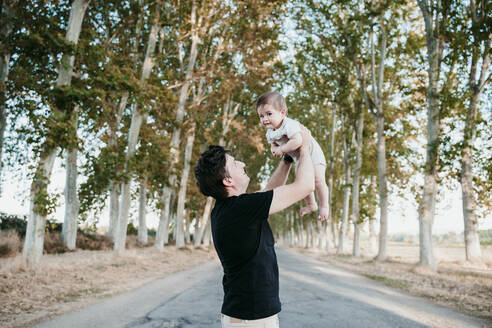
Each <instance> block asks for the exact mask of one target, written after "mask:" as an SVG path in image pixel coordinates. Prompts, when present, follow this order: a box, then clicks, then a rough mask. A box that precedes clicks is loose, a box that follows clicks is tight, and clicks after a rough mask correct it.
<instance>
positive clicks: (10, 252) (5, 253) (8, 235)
mask: <svg viewBox="0 0 492 328" xmlns="http://www.w3.org/2000/svg"><path fill="white" fill-rule="evenodd" d="M21 251H22V241H21V239H20V237H19V234H18V233H17V231H15V230H13V229H12V230H0V257H14V256H16V255H17V253H19V252H21Z"/></svg>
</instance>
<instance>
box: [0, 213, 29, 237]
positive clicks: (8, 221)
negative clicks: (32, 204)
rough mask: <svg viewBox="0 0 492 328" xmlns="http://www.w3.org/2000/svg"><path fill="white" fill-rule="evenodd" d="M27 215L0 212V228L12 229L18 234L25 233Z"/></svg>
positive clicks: (23, 234) (22, 234)
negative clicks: (20, 215)
mask: <svg viewBox="0 0 492 328" xmlns="http://www.w3.org/2000/svg"><path fill="white" fill-rule="evenodd" d="M26 228H27V217H26V216H23V217H19V216H16V215H8V214H6V213H2V212H0V230H14V231H16V232H17V233H18V234H19V236H25V235H26Z"/></svg>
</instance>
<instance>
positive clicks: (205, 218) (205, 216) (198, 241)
mask: <svg viewBox="0 0 492 328" xmlns="http://www.w3.org/2000/svg"><path fill="white" fill-rule="evenodd" d="M213 201H214V199H213V198H212V197H207V202H206V203H205V208H204V209H203V216H202V224H201V226H200V230H199V231H198V234H197V235H196V238H195V247H199V246H200V244H201V243H202V239H203V233H204V232H205V229H206V227H207V224H208V220H209V218H210V212H212V204H213Z"/></svg>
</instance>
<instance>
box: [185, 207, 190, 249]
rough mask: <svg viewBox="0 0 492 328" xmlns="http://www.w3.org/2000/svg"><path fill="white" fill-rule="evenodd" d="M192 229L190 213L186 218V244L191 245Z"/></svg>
mask: <svg viewBox="0 0 492 328" xmlns="http://www.w3.org/2000/svg"><path fill="white" fill-rule="evenodd" d="M190 228H191V221H190V212H189V211H188V213H187V215H186V216H185V235H184V237H185V244H189V243H191V233H190Z"/></svg>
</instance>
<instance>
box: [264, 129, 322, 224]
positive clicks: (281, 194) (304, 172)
mask: <svg viewBox="0 0 492 328" xmlns="http://www.w3.org/2000/svg"><path fill="white" fill-rule="evenodd" d="M301 135H302V145H301V147H300V149H299V150H300V155H299V165H298V167H297V172H296V179H295V181H294V182H293V183H291V184H288V185H285V186H280V187H277V188H275V189H273V199H272V204H271V205H270V212H269V214H273V213H277V212H280V211H281V210H283V209H285V208H287V207H289V206H290V205H292V204H294V203H296V202H298V201H300V200H301V199H303V198H304V197H306V196H307V195H308V194H309V193H311V192H313V191H314V167H313V161H312V160H311V154H310V153H311V136H310V135H309V134H307V133H306V132H304V131H302V132H301ZM272 178H273V177H272Z"/></svg>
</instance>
